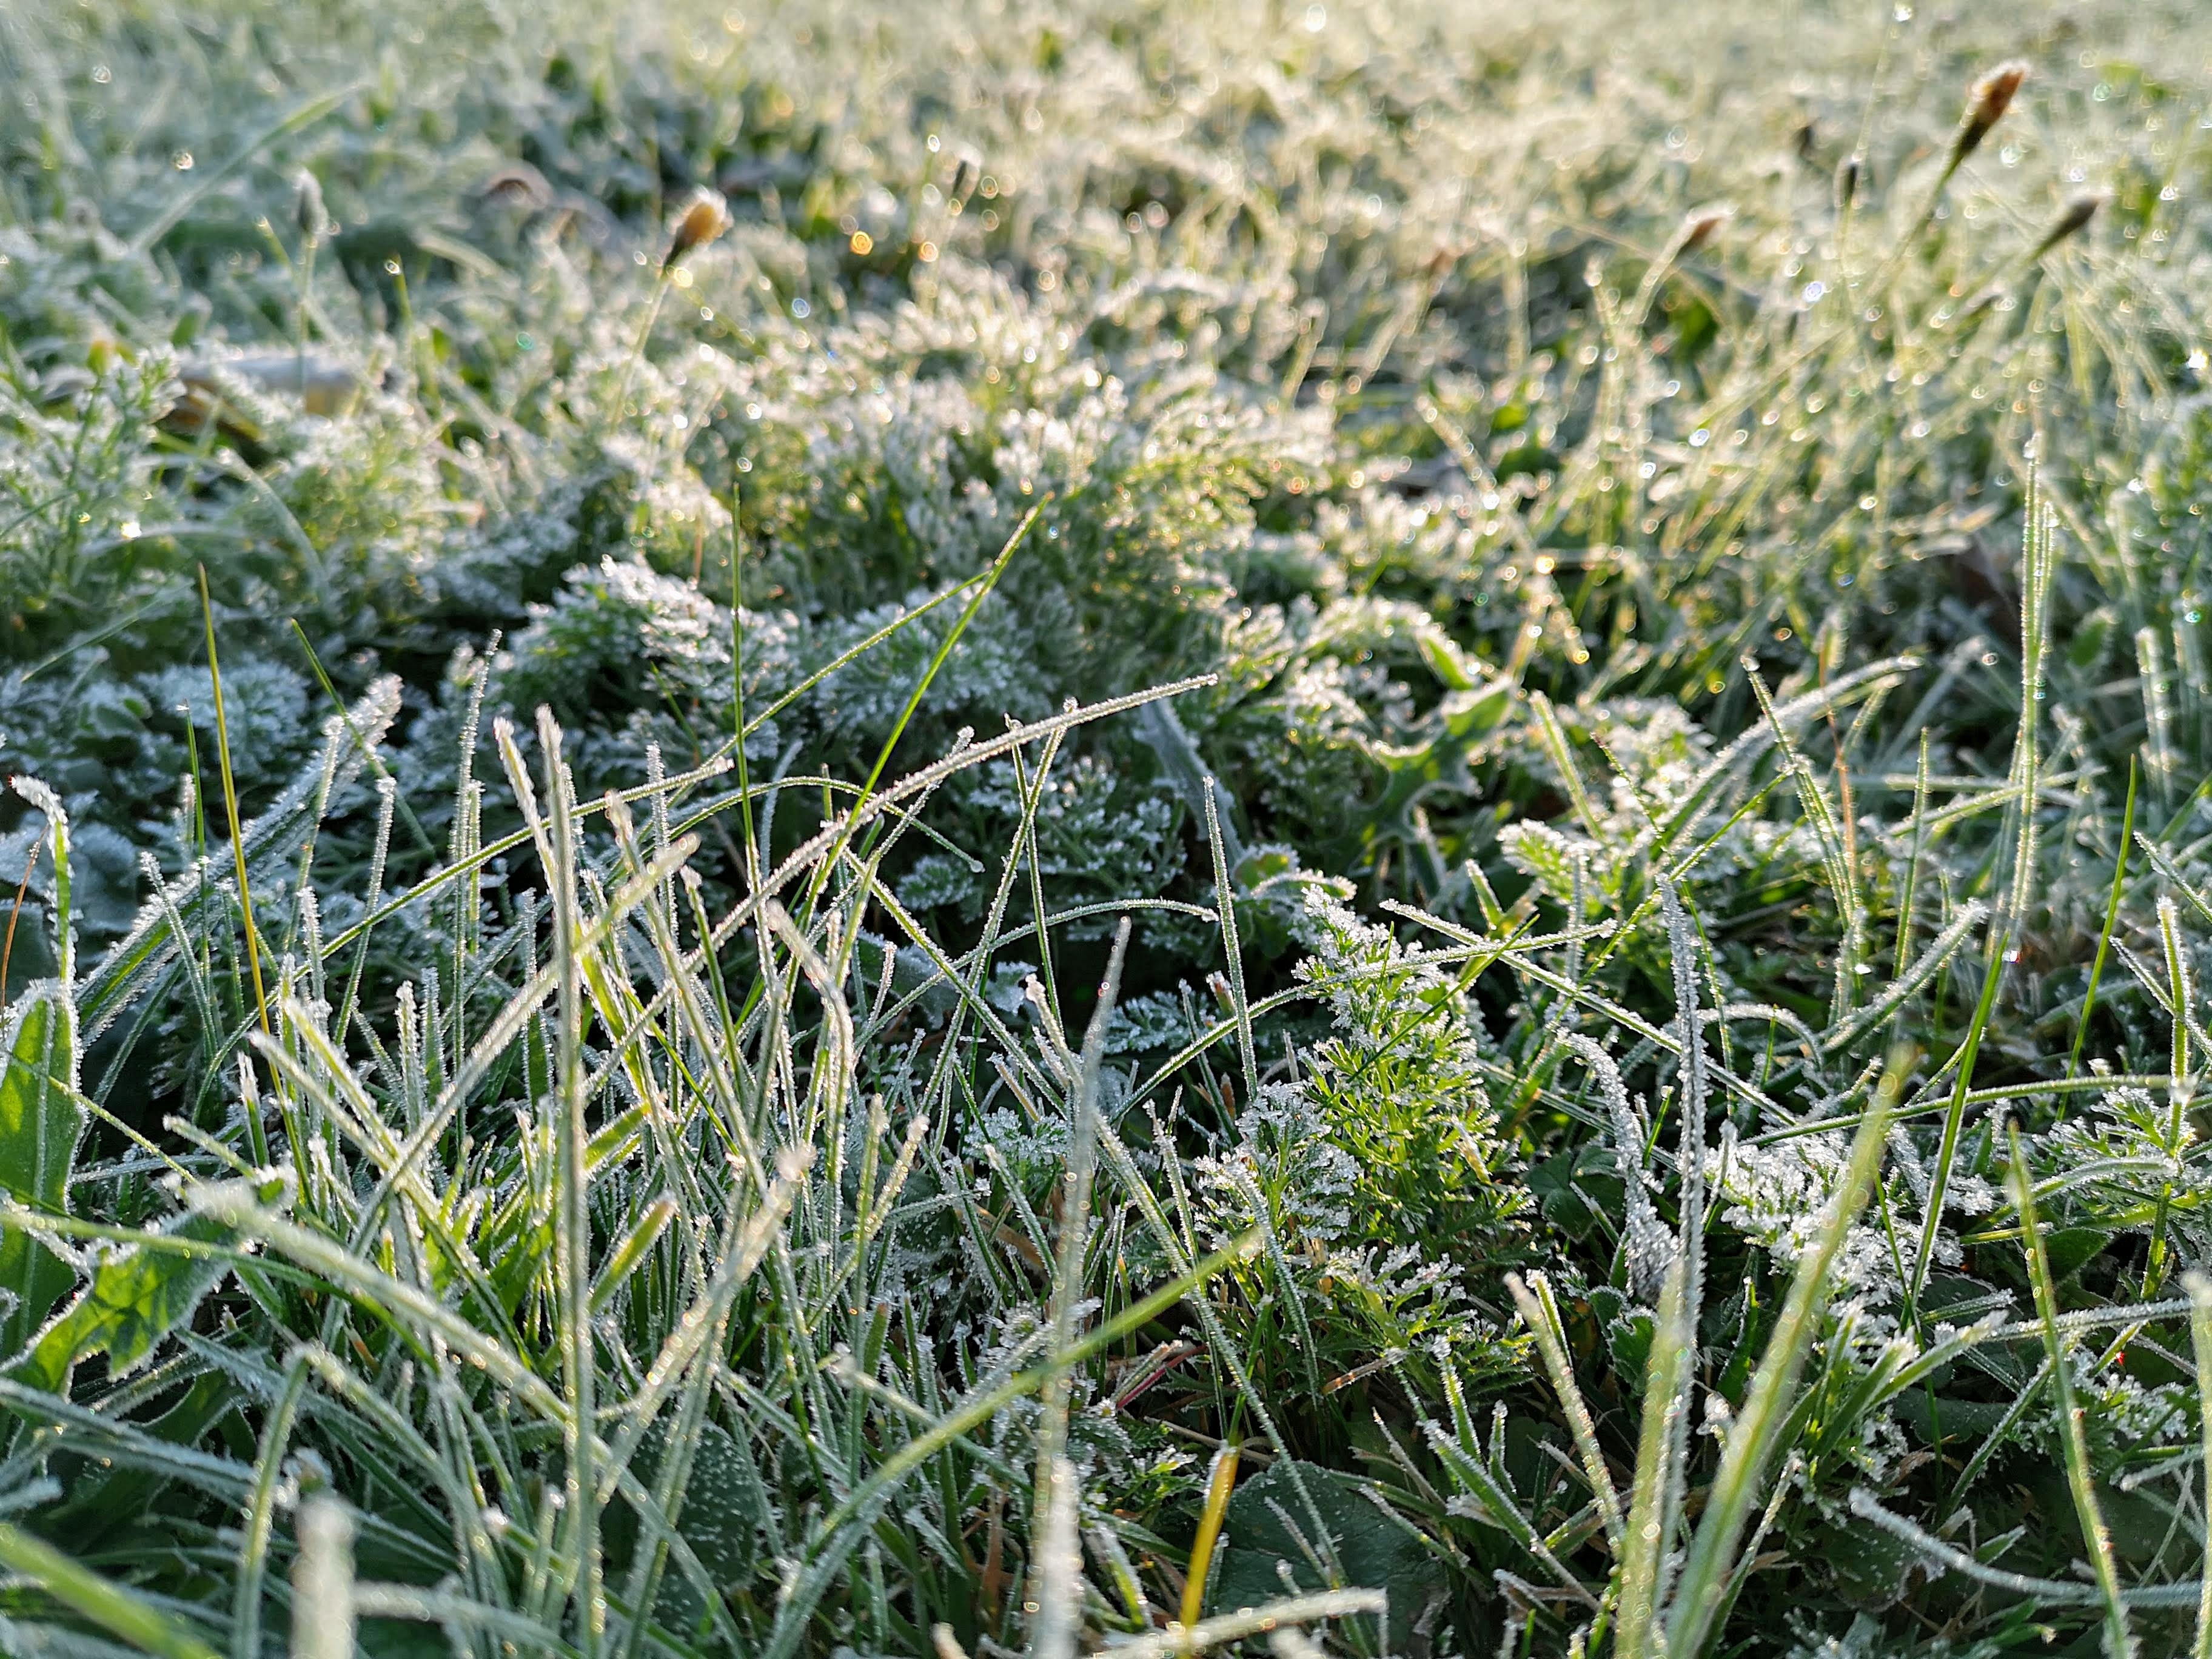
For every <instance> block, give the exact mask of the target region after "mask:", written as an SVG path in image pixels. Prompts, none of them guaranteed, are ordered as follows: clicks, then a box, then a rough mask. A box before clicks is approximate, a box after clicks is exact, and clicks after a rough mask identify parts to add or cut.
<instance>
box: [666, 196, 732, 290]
mask: <svg viewBox="0 0 2212 1659" xmlns="http://www.w3.org/2000/svg"><path fill="white" fill-rule="evenodd" d="M730 224H731V219H730V204H728V203H727V202H726V201H724V200H723V199H722V197H721V193H720V191H712V190H708V188H706V186H705V185H701V186H700V187H699V188H698V189H697V190H696V191H692V192H691V199H690V201H689V202H688V203H686V204H684V212H683V214H682V215H681V216H679V217H678V219H677V221H676V231H675V234H673V235H672V236H671V237H670V238H669V241H668V257H667V258H665V259H663V260H662V261H661V262H660V268H661V269H662V270H667V269H668V268H669V267H670V266H671V265H672V264H676V263H677V262H678V260H680V259H682V258H684V255H685V254H687V253H690V252H692V251H693V250H694V249H696V248H702V247H704V246H706V245H707V244H708V243H709V242H711V241H713V240H714V239H715V238H716V237H717V236H720V234H722V233H723V232H724V231H726V230H727V229H728V228H730Z"/></svg>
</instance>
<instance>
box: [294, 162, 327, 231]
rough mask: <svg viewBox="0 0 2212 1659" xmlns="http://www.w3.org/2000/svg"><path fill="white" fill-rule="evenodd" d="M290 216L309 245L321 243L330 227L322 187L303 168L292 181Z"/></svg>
mask: <svg viewBox="0 0 2212 1659" xmlns="http://www.w3.org/2000/svg"><path fill="white" fill-rule="evenodd" d="M292 216H293V217H294V219H295V220H296V221H297V222H298V223H299V227H300V234H301V237H302V238H304V239H305V240H307V242H308V243H310V244H313V243H316V242H319V241H321V240H323V237H324V235H325V233H326V232H327V230H328V228H329V227H330V222H331V215H330V210H329V209H328V208H326V207H325V206H324V205H323V187H322V185H321V184H319V182H318V181H317V180H316V178H315V175H314V174H313V173H310V172H309V171H308V170H307V168H305V167H301V169H300V172H299V174H298V176H297V177H296V178H295V179H293V180H292Z"/></svg>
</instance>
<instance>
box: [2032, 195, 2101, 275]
mask: <svg viewBox="0 0 2212 1659" xmlns="http://www.w3.org/2000/svg"><path fill="white" fill-rule="evenodd" d="M2111 199H2112V197H2111V193H2110V192H2109V191H2101V190H2089V191H2082V192H2081V194H2080V195H2079V196H2076V197H2073V198H2072V199H2071V200H2070V201H2069V202H2068V203H2067V204H2066V208H2065V210H2064V211H2063V212H2062V213H2061V214H2060V215H2059V216H2057V218H2056V219H2054V220H2053V221H2052V222H2051V228H2050V229H2049V230H2046V231H2045V232H2044V233H2043V240H2041V241H2040V242H2039V243H2037V244H2036V247H2035V257H2036V258H2039V259H2040V258H2042V257H2043V256H2044V255H2045V254H2046V253H2048V252H2051V249H2053V248H2055V247H2057V246H2058V245H2059V244H2060V243H2061V242H2063V241H2064V240H2066V239H2067V238H2068V237H2069V236H2073V235H2075V234H2079V233H2080V232H2081V231H2082V230H2083V229H2085V228H2087V226H2088V223H2089V222H2090V221H2091V220H2092V219H2093V218H2095V217H2096V216H2097V210H2098V209H2100V208H2101V207H2103V206H2104V205H2105V204H2106V202H2108V201H2110V200H2111Z"/></svg>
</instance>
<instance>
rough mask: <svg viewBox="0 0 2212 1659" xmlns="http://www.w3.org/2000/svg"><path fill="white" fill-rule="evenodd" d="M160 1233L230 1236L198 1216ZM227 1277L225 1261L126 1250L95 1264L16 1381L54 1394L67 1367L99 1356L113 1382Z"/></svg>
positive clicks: (214, 1239) (221, 1241)
mask: <svg viewBox="0 0 2212 1659" xmlns="http://www.w3.org/2000/svg"><path fill="white" fill-rule="evenodd" d="M164 1231H167V1233H168V1235H169V1236H170V1237H174V1238H180V1239H190V1240H191V1241H192V1242H194V1243H201V1244H216V1245H227V1244H228V1243H230V1241H231V1238H232V1236H233V1235H232V1232H231V1229H230V1228H229V1227H228V1226H226V1225H224V1224H223V1223H222V1222H220V1221H217V1220H216V1219H215V1218H213V1217H211V1216H204V1215H188V1216H185V1217H184V1218H181V1219H179V1221H177V1222H176V1223H175V1224H174V1225H172V1226H170V1227H168V1228H167V1229H165V1230H164ZM229 1271H230V1262H229V1260H228V1255H185V1254H183V1253H182V1252H180V1251H176V1250H148V1249H130V1248H126V1249H124V1250H123V1251H122V1252H120V1253H119V1254H118V1255H113V1256H111V1257H110V1258H108V1260H106V1261H103V1262H101V1263H100V1267H99V1268H98V1269H97V1270H96V1271H95V1272H94V1273H93V1276H92V1281H91V1283H89V1284H88V1285H86V1286H85V1287H84V1289H83V1291H81V1292H80V1293H79V1294H78V1296H77V1298H76V1301H75V1302H72V1303H71V1304H70V1305H69V1308H68V1310H66V1311H64V1313H63V1314H62V1315H61V1316H59V1317H58V1318H57V1319H56V1320H55V1321H54V1322H53V1323H52V1324H51V1325H49V1326H47V1327H46V1330H45V1331H44V1332H42V1333H41V1334H40V1337H39V1340H38V1345H37V1346H35V1347H33V1349H32V1350H31V1352H29V1353H28V1354H27V1355H26V1356H24V1358H23V1359H22V1361H21V1363H20V1364H18V1365H17V1366H16V1367H15V1376H17V1378H18V1379H19V1380H21V1381H22V1382H24V1383H28V1384H30V1385H31V1386H32V1387H33V1388H38V1389H47V1390H49V1391H51V1392H55V1393H58V1392H60V1391H61V1390H62V1389H64V1388H66V1387H67V1386H68V1385H69V1376H70V1367H71V1366H72V1365H74V1364H76V1363H77V1361H79V1360H81V1359H82V1358H85V1357H86V1356H87V1355H88V1354H94V1353H105V1354H106V1356H107V1365H108V1370H109V1372H110V1374H111V1375H113V1376H121V1375H123V1374H124V1373H125V1372H127V1371H129V1370H131V1368H132V1367H134V1366H136V1365H137V1364H140V1363H141V1362H143V1360H144V1359H145V1358H146V1357H147V1356H148V1355H149V1354H150V1353H152V1352H153V1351H154V1349H155V1346H156V1345H157V1344H158V1343H159V1342H160V1341H161V1339H162V1338H163V1337H165V1336H167V1334H169V1333H170V1332H171V1331H173V1330H174V1329H176V1328H177V1327H178V1326H179V1325H181V1324H183V1323H184V1322H185V1321H186V1320H188V1319H190V1318H191V1316H192V1310H193V1309H194V1308H196V1307H197V1306H198V1305H199V1301H200V1298H201V1297H204V1296H205V1295H206V1294H207V1293H208V1292H209V1291H211V1290H213V1289H214V1288H215V1287H216V1285H218V1284H220V1283H221V1282H222V1276H223V1275H224V1274H225V1273H228V1272H229Z"/></svg>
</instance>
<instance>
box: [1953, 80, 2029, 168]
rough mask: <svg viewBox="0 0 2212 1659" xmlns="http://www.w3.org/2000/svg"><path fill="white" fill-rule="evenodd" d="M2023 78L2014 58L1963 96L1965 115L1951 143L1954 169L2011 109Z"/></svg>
mask: <svg viewBox="0 0 2212 1659" xmlns="http://www.w3.org/2000/svg"><path fill="white" fill-rule="evenodd" d="M2026 79H2027V64H2023V63H2022V62H2021V61H2020V59H2018V58H2012V59H2010V60H2009V61H2008V62H2006V63H2002V64H1998V65H1997V66H1996V68H1995V69H1993V70H1990V72H1989V73H1988V74H1987V75H1984V76H1983V77H1982V78H1981V79H1980V80H1978V81H1977V82H1974V85H1973V89H1972V91H1971V92H1969V93H1968V94H1966V116H1965V118H1963V119H1962V120H1960V123H1959V136H1958V137H1957V138H1956V139H1954V141H1953V142H1952V145H1951V165H1952V166H1953V167H1956V166H1958V165H1959V163H1960V162H1961V161H1965V160H1966V157H1967V156H1969V155H1972V154H1973V153H1974V147H1975V146H1976V145H1977V144H1978V143H1981V142H1982V140H1983V139H1984V138H1986V137H1988V136H1989V131H1990V128H1991V127H1993V126H1995V125H1996V124H1997V123H1998V122H2000V121H2002V120H2003V119H2004V113H2005V112H2006V111H2007V110H2008V109H2010V108H2011V107H2012V100H2013V94H2015V93H2016V92H2018V91H2019V90H2020V83H2021V82H2022V81H2025V80H2026Z"/></svg>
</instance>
